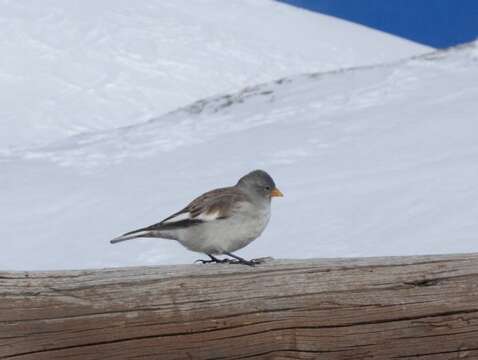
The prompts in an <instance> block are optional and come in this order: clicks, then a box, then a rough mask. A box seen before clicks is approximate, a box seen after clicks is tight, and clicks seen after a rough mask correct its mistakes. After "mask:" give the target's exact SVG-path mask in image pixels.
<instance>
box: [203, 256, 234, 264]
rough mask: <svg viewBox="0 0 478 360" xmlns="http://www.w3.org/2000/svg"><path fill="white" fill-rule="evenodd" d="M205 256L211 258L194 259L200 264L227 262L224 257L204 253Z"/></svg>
mask: <svg viewBox="0 0 478 360" xmlns="http://www.w3.org/2000/svg"><path fill="white" fill-rule="evenodd" d="M206 255H207V256H209V257H210V258H211V260H201V259H199V260H196V261H195V262H200V263H201V264H210V263H227V262H228V259H224V260H221V259H218V258H217V257H215V256H213V255H211V254H206Z"/></svg>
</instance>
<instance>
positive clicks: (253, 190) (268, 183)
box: [236, 170, 284, 200]
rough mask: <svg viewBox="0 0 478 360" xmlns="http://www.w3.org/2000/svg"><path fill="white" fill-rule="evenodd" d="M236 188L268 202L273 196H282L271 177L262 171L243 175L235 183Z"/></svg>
mask: <svg viewBox="0 0 478 360" xmlns="http://www.w3.org/2000/svg"><path fill="white" fill-rule="evenodd" d="M236 186H237V187H239V188H241V189H243V190H244V191H246V192H248V193H250V194H254V195H258V196H260V197H261V198H264V199H268V200H270V199H271V198H272V197H274V196H284V195H282V193H281V192H280V190H279V189H278V188H276V184H275V183H274V180H273V179H272V177H271V176H270V175H269V174H268V173H266V172H265V171H264V170H254V171H251V172H250V173H249V174H247V175H244V176H243V177H242V178H240V179H239V181H238V182H237V185H236Z"/></svg>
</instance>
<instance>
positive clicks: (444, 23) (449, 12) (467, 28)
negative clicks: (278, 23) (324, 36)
mask: <svg viewBox="0 0 478 360" xmlns="http://www.w3.org/2000/svg"><path fill="white" fill-rule="evenodd" d="M279 1H282V2H285V3H288V4H291V5H296V6H300V7H304V8H306V9H309V10H314V11H318V12H321V13H323V14H328V15H332V16H336V17H339V18H343V19H346V20H350V21H353V22H356V23H359V24H363V25H366V26H369V27H372V28H375V29H379V30H382V31H385V32H389V33H392V34H395V35H398V36H401V37H404V38H407V39H410V40H413V41H416V42H419V43H422V44H426V45H429V46H433V47H436V48H444V47H448V46H452V45H456V44H461V43H464V42H468V41H472V40H475V39H477V38H478V0H279Z"/></svg>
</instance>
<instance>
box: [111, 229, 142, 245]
mask: <svg viewBox="0 0 478 360" xmlns="http://www.w3.org/2000/svg"><path fill="white" fill-rule="evenodd" d="M141 237H151V231H150V230H147V229H146V228H143V229H138V230H133V231H130V232H127V233H126V234H123V235H121V236H118V237H116V238H114V239H112V240H110V243H112V244H116V243H119V242H121V241H126V240H132V239H137V238H141Z"/></svg>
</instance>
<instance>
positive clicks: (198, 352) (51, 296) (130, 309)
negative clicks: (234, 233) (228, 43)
mask: <svg viewBox="0 0 478 360" xmlns="http://www.w3.org/2000/svg"><path fill="white" fill-rule="evenodd" d="M0 358H2V359H18V360H20V359H21V360H27V359H48V360H52V359H78V360H79V359H81V360H88V359H161V360H162V359H369V358H376V359H418V358H419V359H451V358H453V359H467V358H469V359H471V358H478V254H469V255H445V256H413V257H386V258H359V259H314V260H301V261H291V260H281V261H270V262H268V263H266V264H263V265H260V266H257V267H255V268H251V267H247V266H241V265H225V264H217V265H216V264H214V265H199V264H198V265H181V266H159V267H141V268H119V269H104V270H81V271H54V272H0Z"/></svg>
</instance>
